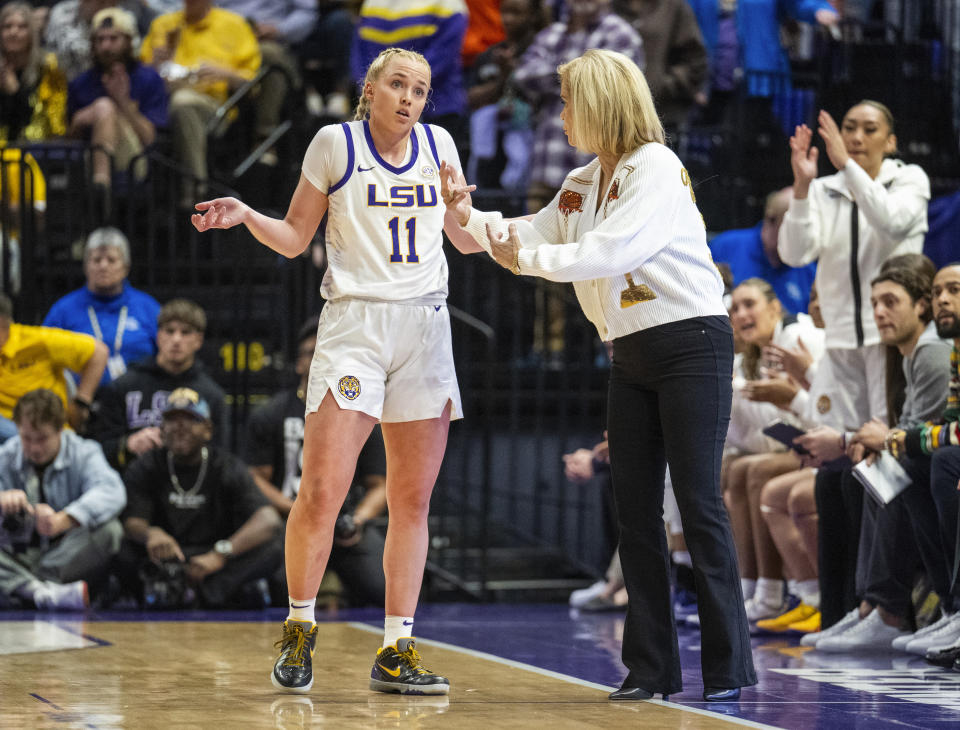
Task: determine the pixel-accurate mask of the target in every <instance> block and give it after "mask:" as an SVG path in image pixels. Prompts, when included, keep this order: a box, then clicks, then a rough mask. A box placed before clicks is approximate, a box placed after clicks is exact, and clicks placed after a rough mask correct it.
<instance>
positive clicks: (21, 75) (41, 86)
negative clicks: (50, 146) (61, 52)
mask: <svg viewBox="0 0 960 730" xmlns="http://www.w3.org/2000/svg"><path fill="white" fill-rule="evenodd" d="M66 106H67V82H66V79H65V78H64V75H63V72H62V71H61V70H60V68H59V67H58V66H57V59H56V57H55V56H54V55H53V54H51V53H46V52H44V50H43V48H42V47H41V45H40V39H39V37H38V34H37V30H36V27H35V26H34V20H33V10H32V8H31V7H30V6H29V5H27V4H26V3H22V2H12V3H8V4H6V5H4V6H3V7H2V8H0V146H4V147H5V146H8V145H13V144H16V143H17V142H40V141H43V140H46V139H50V138H52V137H62V136H63V135H64V134H65V133H66Z"/></svg>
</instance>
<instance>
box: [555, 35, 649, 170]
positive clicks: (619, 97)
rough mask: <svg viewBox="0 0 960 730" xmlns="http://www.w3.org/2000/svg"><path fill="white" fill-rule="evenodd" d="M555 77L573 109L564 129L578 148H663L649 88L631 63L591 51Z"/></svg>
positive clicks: (596, 150)
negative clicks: (655, 144) (652, 144)
mask: <svg viewBox="0 0 960 730" xmlns="http://www.w3.org/2000/svg"><path fill="white" fill-rule="evenodd" d="M557 73H559V74H560V82H561V84H563V85H565V87H566V93H567V94H568V98H567V101H568V102H569V103H570V105H571V107H572V109H571V110H570V112H568V114H567V125H568V127H567V128H568V130H569V131H570V133H571V135H572V137H573V141H574V143H575V144H576V146H577V147H578V148H579V149H582V150H586V151H587V152H592V153H593V154H597V153H599V152H607V153H611V154H623V153H624V152H632V151H633V150H635V149H637V148H639V147H642V146H643V145H645V144H647V143H648V142H659V143H660V144H663V140H664V137H663V124H661V123H660V118H659V117H658V116H657V110H656V107H654V105H653V97H652V96H651V94H650V87H649V86H647V80H646V78H644V76H643V72H642V71H641V70H640V69H639V68H637V65H636V64H635V63H634V62H633V61H632V60H630V58H628V57H627V56H625V55H623V54H622V53H617V52H616V51H608V50H604V49H598V48H594V49H591V50H589V51H586V52H585V53H584V54H583V55H582V56H579V57H578V58H575V59H573V60H572V61H570V62H569V63H564V64H561V65H560V66H559V67H558V68H557Z"/></svg>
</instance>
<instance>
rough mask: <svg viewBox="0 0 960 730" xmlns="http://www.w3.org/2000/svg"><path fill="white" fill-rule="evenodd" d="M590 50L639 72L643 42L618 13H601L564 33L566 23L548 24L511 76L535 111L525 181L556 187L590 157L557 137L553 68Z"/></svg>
mask: <svg viewBox="0 0 960 730" xmlns="http://www.w3.org/2000/svg"><path fill="white" fill-rule="evenodd" d="M590 48H606V49H607V50H610V51H618V52H620V53H622V54H624V55H625V56H629V57H630V58H632V59H633V60H634V62H635V63H636V64H637V65H638V66H639V67H640V68H641V69H642V68H643V66H644V59H643V41H642V40H641V39H640V36H639V35H638V34H637V31H635V30H634V29H633V27H632V26H631V25H630V24H629V23H628V22H627V21H625V20H624V19H623V18H621V17H620V16H618V15H614V14H613V13H607V14H606V15H604V16H603V17H602V18H601V19H600V20H599V21H598V22H597V23H596V24H594V25H593V26H591V27H589V28H587V29H585V30H581V31H577V32H576V33H568V32H567V24H566V23H553V24H551V25H548V26H547V27H546V28H544V29H543V30H542V31H540V32H539V33H537V35H536V37H534V39H533V42H532V43H531V44H530V47H529V48H527V50H526V52H525V53H524V54H523V56H521V57H520V61H519V63H518V64H517V68H516V70H515V71H514V73H513V82H514V85H515V86H516V87H517V88H518V89H520V91H521V92H523V94H524V95H525V96H526V97H527V98H528V99H529V100H530V102H531V104H532V105H533V106H534V107H535V108H539V112H538V113H537V119H536V126H535V131H534V142H533V162H532V164H531V169H530V180H531V182H537V183H543V184H546V185H549V186H550V187H554V188H559V187H560V186H561V185H562V184H563V180H564V178H565V177H566V176H567V173H568V172H570V171H571V170H573V169H574V168H576V167H581V166H583V165H586V164H587V163H588V162H589V161H590V160H592V159H593V158H594V155H591V154H588V153H584V152H578V151H577V150H576V149H574V148H573V147H571V146H570V144H569V143H568V142H567V136H566V135H565V134H564V133H563V122H562V121H561V120H560V111H561V110H562V109H563V102H562V101H561V100H560V77H559V76H558V75H557V66H559V65H560V64H561V63H566V62H568V61H572V60H573V59H575V58H576V57H577V56H580V55H581V54H583V52H584V51H586V50H587V49H590Z"/></svg>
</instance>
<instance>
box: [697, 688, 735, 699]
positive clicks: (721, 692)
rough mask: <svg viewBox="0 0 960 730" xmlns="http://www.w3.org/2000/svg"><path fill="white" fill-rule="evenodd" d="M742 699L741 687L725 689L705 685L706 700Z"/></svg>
mask: <svg viewBox="0 0 960 730" xmlns="http://www.w3.org/2000/svg"><path fill="white" fill-rule="evenodd" d="M739 699H740V688H739V687H733V688H732V689H723V688H722V687H704V688H703V700H704V702H736V701H737V700H739Z"/></svg>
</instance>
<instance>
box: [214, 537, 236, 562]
mask: <svg viewBox="0 0 960 730" xmlns="http://www.w3.org/2000/svg"><path fill="white" fill-rule="evenodd" d="M213 552H215V553H217V554H218V555H222V556H223V557H225V558H229V557H230V556H231V555H233V543H232V542H230V541H229V540H217V541H216V542H215V543H214V544H213Z"/></svg>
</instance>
